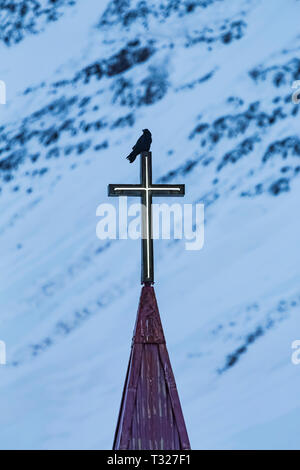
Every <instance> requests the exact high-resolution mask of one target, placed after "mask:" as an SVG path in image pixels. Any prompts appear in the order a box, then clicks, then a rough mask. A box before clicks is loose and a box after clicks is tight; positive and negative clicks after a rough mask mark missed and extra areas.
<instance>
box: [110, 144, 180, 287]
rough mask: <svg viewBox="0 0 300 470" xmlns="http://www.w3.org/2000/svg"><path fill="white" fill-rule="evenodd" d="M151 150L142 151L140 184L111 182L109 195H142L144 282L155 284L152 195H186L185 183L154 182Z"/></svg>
mask: <svg viewBox="0 0 300 470" xmlns="http://www.w3.org/2000/svg"><path fill="white" fill-rule="evenodd" d="M151 155H152V154H151V152H142V153H141V166H140V168H141V169H140V172H141V173H140V174H141V183H140V184H109V185H108V195H109V196H140V198H141V202H142V277H141V283H142V284H153V282H154V268H153V238H152V237H153V234H152V196H184V190H185V186H184V184H152V156H151Z"/></svg>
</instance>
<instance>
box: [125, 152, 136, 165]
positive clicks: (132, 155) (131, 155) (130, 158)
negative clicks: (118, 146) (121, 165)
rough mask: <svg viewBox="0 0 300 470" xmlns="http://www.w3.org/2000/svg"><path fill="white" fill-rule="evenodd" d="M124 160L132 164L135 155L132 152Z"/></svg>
mask: <svg viewBox="0 0 300 470" xmlns="http://www.w3.org/2000/svg"><path fill="white" fill-rule="evenodd" d="M126 158H127V160H129V161H130V163H133V162H134V160H135V159H136V153H135V152H134V151H132V152H131V153H130V154H129V155H128V157H126Z"/></svg>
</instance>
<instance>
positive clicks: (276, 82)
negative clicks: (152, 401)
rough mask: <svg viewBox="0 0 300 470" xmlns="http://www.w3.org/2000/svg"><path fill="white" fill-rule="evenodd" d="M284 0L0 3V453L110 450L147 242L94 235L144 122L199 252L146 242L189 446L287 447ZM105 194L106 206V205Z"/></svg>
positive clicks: (293, 62)
mask: <svg viewBox="0 0 300 470" xmlns="http://www.w3.org/2000/svg"><path fill="white" fill-rule="evenodd" d="M299 15H300V2H299V1H297V0H272V1H263V0H223V1H222V0H152V1H147V2H146V1H143V0H142V1H137V0H110V1H104V0H103V1H102V2H97V1H96V0H77V1H75V0H74V1H67V0H57V1H55V0H48V1H46V0H43V1H42V0H27V1H25V0H24V1H17V0H9V1H7V0H2V1H0V42H1V44H0V80H4V81H5V83H6V87H7V104H6V105H0V187H1V190H0V191H1V192H0V201H1V215H0V258H1V281H0V294H1V295H0V302H1V304H0V306H1V309H0V340H3V341H5V343H6V347H7V364H6V365H5V366H3V365H1V366H0V448H2V449H16V448H17V449H20V448H22V449H23V448H26V449H32V448H34V449H54V448H56V449H76V448H77V449H91V448H92V449H99V448H104V449H105V448H111V445H112V439H113V433H114V430H115V426H116V420H117V414H118V409H119V404H120V399H121V392H122V387H123V383H124V379H125V372H126V367H127V362H128V358H129V352H130V340H131V336H132V331H133V327H134V321H135V316H136V310H137V304H138V299H139V294H140V285H139V279H140V244H139V241H134V240H103V241H100V240H99V239H98V238H97V237H96V231H95V229H96V224H97V221H98V219H97V217H96V208H97V206H98V205H99V204H100V203H102V202H112V201H111V200H109V199H108V198H107V184H108V183H134V182H137V181H138V178H139V166H138V162H136V163H135V164H133V165H129V164H128V161H127V160H126V159H125V156H126V155H127V154H128V153H129V151H130V148H131V146H132V145H133V144H134V142H135V141H136V139H137V137H138V136H139V135H140V133H141V130H142V129H143V128H144V127H148V128H149V129H150V130H151V132H152V136H153V145H152V152H153V157H152V158H153V176H154V180H155V181H156V182H174V183H184V184H185V185H186V196H185V198H184V200H183V202H184V203H196V202H203V203H204V204H205V244H204V247H203V249H202V250H201V251H186V250H185V244H184V240H182V241H178V240H170V241H166V240H158V241H155V275H156V281H157V282H156V284H155V290H156V295H157V300H158V305H159V308H160V313H161V317H162V321H163V325H164V330H165V335H166V339H167V345H168V349H169V353H170V357H171V362H172V365H173V369H174V372H175V376H176V380H177V386H178V390H179V394H180V398H181V403H182V407H183V411H184V415H185V419H186V424H187V428H188V432H189V436H190V440H191V445H192V448H194V449H202V448H209V449H220V448H225V449H239V448H246V449H247V448H250V449H251V448H268V449H271V448H299V447H300V445H299V438H298V432H297V431H298V429H297V425H298V421H299V415H300V404H299V398H298V397H299V387H300V365H299V366H296V365H294V364H292V362H291V355H292V349H291V344H292V342H293V341H294V340H295V339H300V322H299V313H300V270H299V262H300V253H299V232H300V230H299V229H300V224H299V216H298V213H299V197H300V135H299V125H300V111H299V109H300V108H299V106H300V105H297V104H294V103H293V101H292V93H293V89H292V84H293V82H294V81H295V80H297V79H300V57H299V51H300V35H299ZM113 202H114V203H115V204H116V205H117V204H118V202H117V201H113Z"/></svg>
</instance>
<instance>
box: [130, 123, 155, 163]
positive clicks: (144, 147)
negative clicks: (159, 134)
mask: <svg viewBox="0 0 300 470" xmlns="http://www.w3.org/2000/svg"><path fill="white" fill-rule="evenodd" d="M151 142H152V137H151V132H150V131H149V130H148V129H143V134H142V135H141V137H140V138H139V139H138V140H137V142H136V144H135V145H134V146H133V147H132V152H131V153H130V154H129V155H128V157H126V158H127V160H129V161H130V163H133V162H134V160H135V159H136V157H137V155H139V154H140V153H142V152H149V150H150V146H151Z"/></svg>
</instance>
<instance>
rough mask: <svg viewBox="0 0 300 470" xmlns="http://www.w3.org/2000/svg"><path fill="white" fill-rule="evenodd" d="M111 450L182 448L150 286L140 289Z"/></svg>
mask: <svg viewBox="0 0 300 470" xmlns="http://www.w3.org/2000/svg"><path fill="white" fill-rule="evenodd" d="M113 449H114V450H117V449H118V450H140V449H142V450H188V449H190V443H189V438H188V434H187V430H186V427H185V422H184V417H183V413H182V409H181V405H180V400H179V396H178V392H177V387H176V383H175V378H174V375H173V371H172V367H171V363H170V359H169V355H168V351H167V347H166V341H165V337H164V333H163V328H162V324H161V319H160V315H159V311H158V306H157V302H156V298H155V292H154V288H153V287H152V286H144V287H143V288H142V292H141V297H140V303H139V308H138V314H137V319H136V324H135V329H134V335H133V340H132V347H131V354H130V358H129V364H128V369H127V375H126V379H125V384H124V390H123V395H122V400H121V406H120V412H119V418H118V423H117V428H116V432H115V439H114V443H113Z"/></svg>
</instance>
